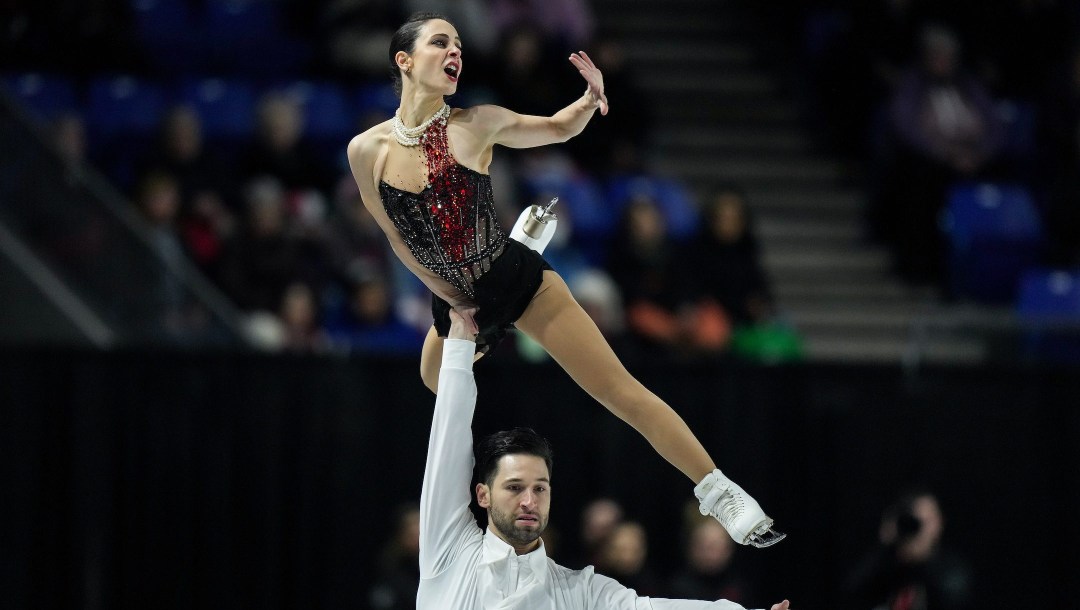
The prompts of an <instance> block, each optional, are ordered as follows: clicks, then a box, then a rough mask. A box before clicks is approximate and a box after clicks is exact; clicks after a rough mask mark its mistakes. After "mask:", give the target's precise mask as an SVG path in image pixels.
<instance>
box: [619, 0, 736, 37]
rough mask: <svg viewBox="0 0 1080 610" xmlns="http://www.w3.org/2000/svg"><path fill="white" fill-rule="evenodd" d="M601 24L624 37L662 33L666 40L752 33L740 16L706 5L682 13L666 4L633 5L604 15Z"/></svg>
mask: <svg viewBox="0 0 1080 610" xmlns="http://www.w3.org/2000/svg"><path fill="white" fill-rule="evenodd" d="M721 12H722V13H723V18H720V17H721ZM603 24H604V29H605V30H607V31H609V32H612V33H614V34H615V35H622V36H623V37H624V38H629V37H633V36H636V35H640V34H652V35H659V34H663V35H665V36H666V37H667V38H668V39H672V38H676V39H678V38H681V39H696V40H708V39H709V38H720V39H724V38H725V37H728V36H737V35H743V36H745V35H749V34H752V33H753V28H752V27H751V23H750V22H749V21H748V20H747V19H745V18H744V17H743V16H741V15H737V14H734V13H732V12H728V11H720V10H719V9H718V7H716V6H710V3H708V2H698V3H696V4H693V5H692V6H688V7H687V8H686V9H685V10H678V8H677V7H675V6H672V5H670V4H669V3H668V2H648V3H635V4H634V5H633V6H629V7H625V8H624V9H623V10H621V11H608V12H605V13H604V17H603Z"/></svg>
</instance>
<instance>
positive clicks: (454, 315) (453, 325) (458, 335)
mask: <svg viewBox="0 0 1080 610" xmlns="http://www.w3.org/2000/svg"><path fill="white" fill-rule="evenodd" d="M463 313H464V315H462V314H460V313H458V312H457V310H456V309H451V310H450V331H449V332H448V333H446V338H447V339H465V340H466V341H473V342H475V341H476V330H474V329H475V328H476V322H474V321H473V315H474V314H475V313H476V308H475V307H473V308H469V309H466V310H464V312H463Z"/></svg>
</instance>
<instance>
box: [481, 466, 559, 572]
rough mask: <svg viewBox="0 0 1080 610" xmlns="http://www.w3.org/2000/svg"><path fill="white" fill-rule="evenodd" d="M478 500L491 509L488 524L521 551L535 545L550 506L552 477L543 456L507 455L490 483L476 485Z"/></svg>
mask: <svg viewBox="0 0 1080 610" xmlns="http://www.w3.org/2000/svg"><path fill="white" fill-rule="evenodd" d="M476 501H477V503H479V504H480V507H481V508H485V509H487V511H488V526H489V527H490V528H491V529H492V530H493V531H494V532H495V534H496V535H498V536H499V537H500V538H502V539H503V540H505V541H506V543H507V544H509V545H511V546H513V547H514V548H515V549H516V550H517V551H518V552H519V553H520V552H528V551H531V550H532V549H534V548H536V546H537V544H538V543H537V540H538V539H539V538H540V534H541V533H543V531H544V528H546V527H547V523H548V513H549V511H550V510H551V480H550V474H549V473H548V469H547V464H545V463H544V459H543V458H541V457H538V456H535V455H524V454H513V455H504V456H503V457H502V458H501V459H499V463H498V469H497V470H496V472H495V476H494V478H493V480H492V482H491V486H490V487H489V486H488V485H486V484H484V483H477V485H476Z"/></svg>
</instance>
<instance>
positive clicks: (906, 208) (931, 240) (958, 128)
mask: <svg viewBox="0 0 1080 610" xmlns="http://www.w3.org/2000/svg"><path fill="white" fill-rule="evenodd" d="M921 51H922V63H921V64H920V65H919V66H918V67H917V68H915V69H913V70H912V71H911V72H910V73H909V74H908V75H907V76H906V77H905V78H904V79H903V81H902V82H901V84H900V86H899V87H898V89H897V90H896V92H895V93H894V95H893V98H892V100H891V103H890V109H889V111H890V120H891V125H892V130H893V134H894V136H895V139H896V144H897V150H896V160H895V161H894V162H893V167H892V170H891V171H889V172H888V175H889V178H887V179H886V180H887V181H888V184H887V186H886V188H885V189H884V193H885V197H886V201H885V202H884V203H883V209H882V212H883V214H884V218H883V220H884V222H885V223H886V225H888V226H890V227H895V228H894V229H893V230H892V231H887V232H884V234H885V235H886V236H888V235H890V234H891V236H892V237H893V240H894V251H895V254H896V262H897V267H898V270H899V271H900V273H901V274H902V275H903V276H904V277H905V279H907V280H909V281H912V282H914V283H933V282H936V281H938V280H940V276H941V271H942V269H941V266H942V258H943V254H944V245H943V242H942V239H941V237H940V235H939V230H938V225H937V219H938V215H939V213H940V211H941V209H942V206H943V204H944V198H945V192H946V190H947V189H948V187H949V185H950V184H951V183H953V182H954V181H956V180H958V179H961V178H974V177H976V176H982V175H986V174H987V173H988V171H989V170H990V167H991V163H992V162H993V161H994V157H995V155H996V154H997V152H998V151H999V150H1000V148H1001V145H1002V142H1003V127H1002V124H1001V122H1000V119H999V118H998V116H997V114H996V111H995V109H994V106H993V103H992V100H991V99H990V94H989V92H988V91H987V89H986V87H985V86H984V85H983V84H982V83H981V82H980V81H979V80H977V79H975V78H974V77H972V76H969V75H967V74H965V73H964V72H962V70H961V65H960V43H959V41H958V40H957V38H956V37H955V36H954V35H953V33H952V32H951V31H949V30H947V29H944V28H942V27H938V26H933V27H928V28H926V29H925V30H924V32H923V35H922V40H921Z"/></svg>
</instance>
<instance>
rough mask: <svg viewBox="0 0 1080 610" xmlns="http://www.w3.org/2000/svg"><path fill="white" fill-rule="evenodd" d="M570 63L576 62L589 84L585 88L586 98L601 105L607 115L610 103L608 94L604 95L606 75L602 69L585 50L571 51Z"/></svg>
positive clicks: (601, 111)
mask: <svg viewBox="0 0 1080 610" xmlns="http://www.w3.org/2000/svg"><path fill="white" fill-rule="evenodd" d="M570 63H572V64H574V67H575V68H577V69H578V72H580V73H581V76H582V77H583V78H584V79H585V82H586V83H588V84H589V88H588V89H586V90H585V99H587V100H589V103H591V104H595V105H596V106H597V107H599V108H600V114H602V115H605V116H606V115H607V111H608V103H607V96H605V95H604V75H603V74H601V73H600V69H599V68H597V67H596V64H594V63H593V61H592V59H589V56H588V54H586V53H585V51H581V52H580V53H571V54H570Z"/></svg>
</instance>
